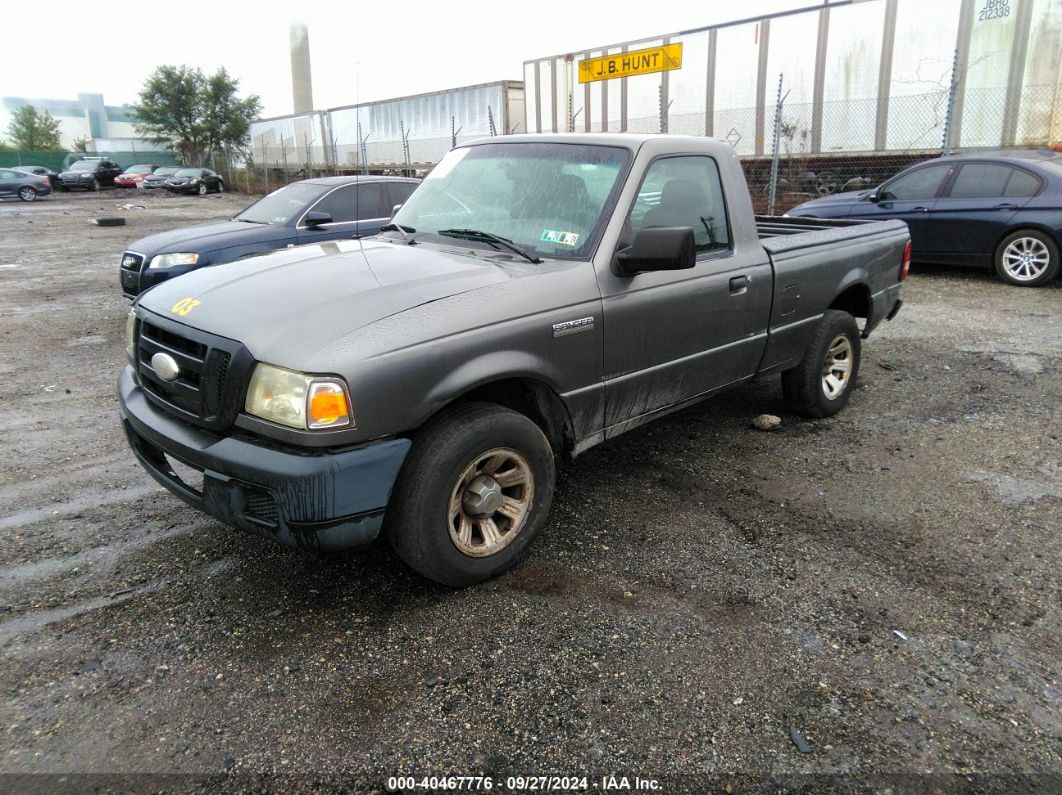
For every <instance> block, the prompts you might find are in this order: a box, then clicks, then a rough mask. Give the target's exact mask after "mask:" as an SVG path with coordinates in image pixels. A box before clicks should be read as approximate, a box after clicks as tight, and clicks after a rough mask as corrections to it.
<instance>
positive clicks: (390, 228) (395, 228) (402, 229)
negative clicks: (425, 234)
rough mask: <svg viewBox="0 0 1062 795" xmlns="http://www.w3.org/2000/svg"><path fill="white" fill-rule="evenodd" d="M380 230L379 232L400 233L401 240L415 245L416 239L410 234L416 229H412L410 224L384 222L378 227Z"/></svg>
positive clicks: (408, 244)
mask: <svg viewBox="0 0 1062 795" xmlns="http://www.w3.org/2000/svg"><path fill="white" fill-rule="evenodd" d="M380 231H381V232H398V234H400V235H402V240H403V241H405V244H406V245H407V246H415V245H417V241H416V240H414V239H413V238H412V237H410V235H413V234H416V232H417V230H416V229H414V228H413V227H412V226H399V225H398V224H384V225H383V226H381V227H380ZM407 233H408V234H407Z"/></svg>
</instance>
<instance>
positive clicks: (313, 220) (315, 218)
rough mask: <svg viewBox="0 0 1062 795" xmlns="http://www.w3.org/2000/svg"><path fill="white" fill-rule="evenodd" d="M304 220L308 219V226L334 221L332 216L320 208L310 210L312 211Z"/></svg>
mask: <svg viewBox="0 0 1062 795" xmlns="http://www.w3.org/2000/svg"><path fill="white" fill-rule="evenodd" d="M303 220H304V221H306V226H311V227H313V226H320V225H321V224H330V223H332V216H331V214H329V213H323V212H321V211H320V210H310V212H308V213H306V217H305V218H304V219H303Z"/></svg>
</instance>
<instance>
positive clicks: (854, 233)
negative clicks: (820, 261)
mask: <svg viewBox="0 0 1062 795" xmlns="http://www.w3.org/2000/svg"><path fill="white" fill-rule="evenodd" d="M906 229H907V224H905V223H904V222H903V221H851V220H845V219H824V218H795V217H794V218H789V217H784V216H777V215H757V216H756V232H757V234H758V235H759V238H760V242H761V243H762V244H763V247H764V248H765V249H767V252H768V253H769V254H770V255H771V257H772V258H774V257H776V256H777V255H778V254H782V253H783V252H787V251H795V250H797V249H801V248H807V247H809V246H819V245H823V244H826V243H839V242H842V241H848V240H853V239H855V238H865V237H876V236H877V235H880V234H882V233H886V232H895V231H898V230H903V231H905V232H906Z"/></svg>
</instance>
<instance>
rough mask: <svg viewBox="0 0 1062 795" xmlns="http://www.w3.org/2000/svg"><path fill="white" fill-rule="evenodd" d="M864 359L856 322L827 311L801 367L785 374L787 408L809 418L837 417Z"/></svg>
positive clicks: (784, 385)
mask: <svg viewBox="0 0 1062 795" xmlns="http://www.w3.org/2000/svg"><path fill="white" fill-rule="evenodd" d="M861 355H862V345H861V340H860V336H859V326H857V325H856V321H855V318H854V317H852V316H851V315H850V314H848V313H847V312H841V311H838V310H836V309H830V310H827V311H826V314H825V315H823V318H822V321H821V322H820V323H819V327H818V328H817V329H816V330H815V334H814V335H813V336H812V338H811V342H810V344H809V345H808V348H807V350H806V351H805V352H804V358H803V359H801V361H800V364H798V365H797V366H796V367H794V368H793V369H791V370H786V371H785V372H783V373H782V394H783V395H784V396H785V402H786V405H787V406H788V407H789V409H790V410H791V411H793V412H795V413H796V414H803V415H804V416H805V417H813V418H820V417H829V416H831V415H833V414H836V413H837V412H838V411H840V410H841V409H843V408H844V407H845V405H846V404H847V403H848V397H849V395H851V393H852V388H853V387H854V385H855V380H856V377H857V376H858V375H859V360H860V357H861Z"/></svg>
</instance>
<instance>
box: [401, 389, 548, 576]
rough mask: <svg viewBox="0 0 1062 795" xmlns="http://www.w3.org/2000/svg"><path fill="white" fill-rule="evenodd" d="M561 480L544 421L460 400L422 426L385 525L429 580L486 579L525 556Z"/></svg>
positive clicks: (409, 562) (412, 565)
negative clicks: (540, 426)
mask: <svg viewBox="0 0 1062 795" xmlns="http://www.w3.org/2000/svg"><path fill="white" fill-rule="evenodd" d="M495 475H496V476H497V480H495V479H494V476H495ZM555 479H556V471H555V467H554V461H553V451H552V449H551V448H550V445H549V442H548V441H547V439H546V437H545V435H544V434H543V433H542V430H541V429H540V428H539V427H538V426H537V425H536V424H535V423H534V422H532V421H531V420H530V419H528V418H527V417H525V416H524V415H523V414H518V413H517V412H515V411H511V410H510V409H507V408H504V407H502V406H498V405H494V404H492V403H467V404H463V405H459V406H456V407H455V408H453V409H452V410H450V411H447V412H445V413H444V414H442V415H440V416H439V417H438V418H436V419H434V420H432V421H431V422H430V423H429V424H428V425H427V426H425V427H424V429H423V430H422V431H421V432H420V433H419V434H418V435H417V438H416V440H415V441H414V443H413V449H412V450H411V451H410V453H409V456H408V457H407V458H406V461H405V463H404V464H403V466H402V471H401V472H400V473H399V476H398V480H397V482H396V483H395V488H394V491H393V492H392V495H391V500H390V503H389V505H388V508H387V514H386V517H385V520H384V521H385V524H384V533H385V535H386V536H387V538H388V540H389V541H390V543H391V546H392V547H393V548H394V550H395V552H396V553H398V556H399V557H400V558H401V559H402V560H403V561H404V562H405V563H406V564H407V565H408V566H409V567H410V568H411V569H413V570H415V571H417V572H419V573H420V574H422V575H424V576H425V577H427V578H428V579H431V580H434V581H435V582H438V583H442V584H443V585H450V586H453V587H462V586H466V585H472V584H474V583H477V582H482V581H483V580H487V579H490V578H491V577H495V576H497V575H498V574H501V573H502V572H503V571H505V570H506V569H508V568H509V567H510V566H512V565H513V564H515V563H516V562H517V561H518V560H519V559H520V558H521V557H522V556H523V554H524V552H525V551H526V550H527V547H528V545H529V544H530V543H531V540H532V539H533V538H534V536H535V534H536V533H537V532H538V531H539V529H540V528H541V527H542V525H543V524H544V523H545V521H546V515H547V514H548V513H549V508H550V504H551V503H552V501H553V488H554V483H555Z"/></svg>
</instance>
